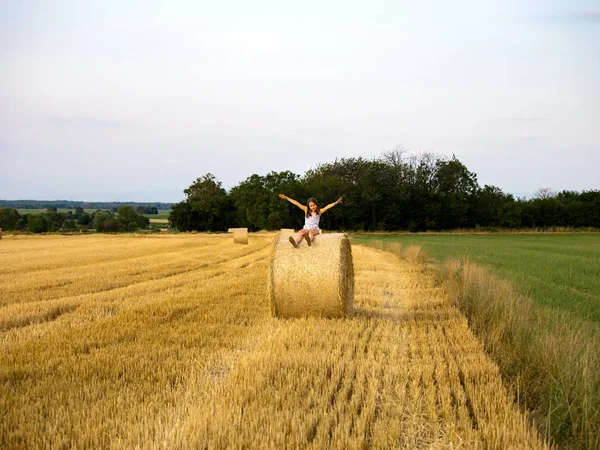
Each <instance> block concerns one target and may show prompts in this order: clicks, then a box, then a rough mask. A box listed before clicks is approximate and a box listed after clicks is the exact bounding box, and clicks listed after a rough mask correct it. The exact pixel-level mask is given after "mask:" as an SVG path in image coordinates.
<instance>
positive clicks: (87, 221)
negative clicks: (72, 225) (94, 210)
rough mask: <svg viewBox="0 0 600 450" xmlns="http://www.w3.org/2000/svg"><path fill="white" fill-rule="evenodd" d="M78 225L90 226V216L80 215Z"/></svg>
mask: <svg viewBox="0 0 600 450" xmlns="http://www.w3.org/2000/svg"><path fill="white" fill-rule="evenodd" d="M77 224H79V225H83V226H86V225H89V224H90V215H89V214H87V213H83V214H82V215H80V216H79V217H78V218H77Z"/></svg>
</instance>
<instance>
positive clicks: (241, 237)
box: [233, 228, 248, 244]
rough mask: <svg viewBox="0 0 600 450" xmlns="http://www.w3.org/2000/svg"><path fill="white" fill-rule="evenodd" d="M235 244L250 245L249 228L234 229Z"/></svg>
mask: <svg viewBox="0 0 600 450" xmlns="http://www.w3.org/2000/svg"><path fill="white" fill-rule="evenodd" d="M233 243H234V244H247V243H248V228H234V229H233Z"/></svg>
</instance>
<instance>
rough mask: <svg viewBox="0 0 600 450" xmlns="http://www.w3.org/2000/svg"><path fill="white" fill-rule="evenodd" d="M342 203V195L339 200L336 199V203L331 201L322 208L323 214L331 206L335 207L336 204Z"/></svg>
mask: <svg viewBox="0 0 600 450" xmlns="http://www.w3.org/2000/svg"><path fill="white" fill-rule="evenodd" d="M340 203H342V197H340V198H338V199H337V201H335V202H334V203H330V204H329V205H327V206H325V207H323V208H321V214H323V213H324V212H325V211H327V210H328V209H329V208H333V207H334V206H335V205H339V204H340Z"/></svg>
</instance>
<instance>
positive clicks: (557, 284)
mask: <svg viewBox="0 0 600 450" xmlns="http://www.w3.org/2000/svg"><path fill="white" fill-rule="evenodd" d="M369 240H382V241H395V242H400V243H402V245H403V246H406V245H420V246H422V247H423V248H425V249H426V251H427V253H428V254H429V256H430V257H431V258H433V259H434V260H435V262H442V261H444V260H446V259H448V258H452V257H459V258H468V259H469V261H471V262H474V263H477V264H479V265H484V266H489V267H490V268H491V269H492V271H493V272H494V273H496V274H497V275H498V276H500V277H501V278H504V279H506V280H509V281H511V282H512V283H513V284H514V285H515V287H516V288H517V289H518V290H519V292H520V293H522V294H524V295H527V296H528V297H531V298H532V299H533V300H534V301H535V302H536V303H537V304H538V305H540V306H545V307H551V308H557V309H562V310H564V311H569V312H570V313H572V314H574V315H575V316H578V317H579V318H581V319H584V320H587V321H593V322H596V323H599V324H600V234H541V233H540V234H473V235H455V234H447V235H442V234H440V235H437V234H431V235H428V234H418V235H409V234H399V235H368V236H367V235H356V236H354V238H353V242H354V243H357V244H360V243H367V242H368V241H369Z"/></svg>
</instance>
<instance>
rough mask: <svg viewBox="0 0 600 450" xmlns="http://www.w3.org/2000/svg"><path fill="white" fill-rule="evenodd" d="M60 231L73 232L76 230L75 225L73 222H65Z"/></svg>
mask: <svg viewBox="0 0 600 450" xmlns="http://www.w3.org/2000/svg"><path fill="white" fill-rule="evenodd" d="M62 229H63V230H64V231H75V230H76V229H77V223H76V222H75V221H74V220H65V221H64V222H63V226H62Z"/></svg>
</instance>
